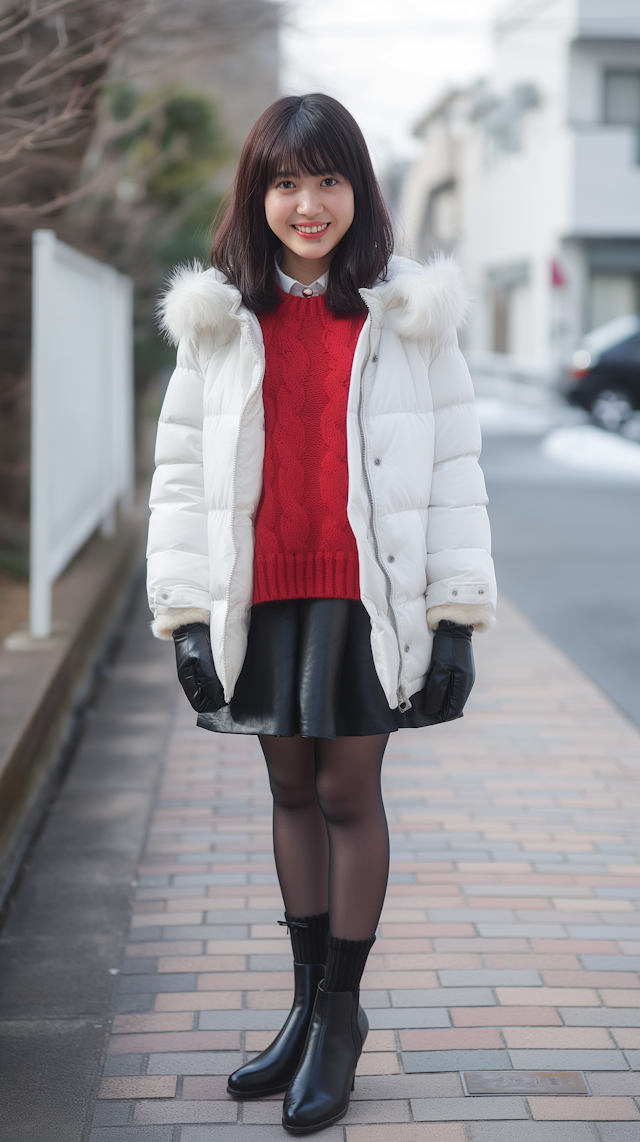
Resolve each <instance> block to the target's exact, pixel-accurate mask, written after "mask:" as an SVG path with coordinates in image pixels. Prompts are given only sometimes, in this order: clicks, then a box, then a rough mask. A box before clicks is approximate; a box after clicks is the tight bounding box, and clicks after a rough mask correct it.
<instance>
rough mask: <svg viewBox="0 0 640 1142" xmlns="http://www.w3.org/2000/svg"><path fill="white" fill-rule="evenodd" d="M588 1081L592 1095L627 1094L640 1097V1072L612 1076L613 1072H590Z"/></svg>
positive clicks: (627, 1072) (618, 1073)
mask: <svg viewBox="0 0 640 1142" xmlns="http://www.w3.org/2000/svg"><path fill="white" fill-rule="evenodd" d="M587 1081H588V1083H589V1087H590V1089H591V1093H592V1094H601V1095H613V1094H618V1095H620V1094H622V1095H625V1094H626V1095H631V1096H632V1097H636V1098H637V1097H638V1096H640V1072H638V1071H633V1072H632V1071H618V1072H617V1073H615V1074H612V1073H611V1071H605V1072H604V1073H602V1072H600V1071H597V1072H589V1073H588V1074H587Z"/></svg>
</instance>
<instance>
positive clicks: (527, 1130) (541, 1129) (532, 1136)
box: [469, 1122, 620, 1142]
mask: <svg viewBox="0 0 640 1142" xmlns="http://www.w3.org/2000/svg"><path fill="white" fill-rule="evenodd" d="M469 1139H470V1142H594V1134H593V1131H592V1129H591V1127H590V1126H589V1125H588V1123H586V1122H519V1123H518V1126H517V1128H516V1129H515V1130H514V1127H513V1126H511V1125H509V1124H508V1123H501V1122H478V1123H474V1124H473V1125H472V1126H470V1127H469ZM611 1142H620V1140H619V1139H618V1138H615V1139H613V1138H612V1139H611Z"/></svg>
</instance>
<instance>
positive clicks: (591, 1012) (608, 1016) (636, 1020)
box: [558, 1007, 640, 1027]
mask: <svg viewBox="0 0 640 1142" xmlns="http://www.w3.org/2000/svg"><path fill="white" fill-rule="evenodd" d="M558 1010H559V1012H560V1015H561V1016H562V1019H563V1020H564V1022H565V1023H566V1024H567V1025H568V1026H569V1027H640V1010H637V1009H635V1010H631V1011H625V1010H624V1008H613V1007H599V1008H594V1007H560V1008H559V1009H558Z"/></svg>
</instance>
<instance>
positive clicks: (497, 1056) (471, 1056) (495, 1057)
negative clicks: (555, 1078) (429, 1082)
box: [402, 1051, 623, 1074]
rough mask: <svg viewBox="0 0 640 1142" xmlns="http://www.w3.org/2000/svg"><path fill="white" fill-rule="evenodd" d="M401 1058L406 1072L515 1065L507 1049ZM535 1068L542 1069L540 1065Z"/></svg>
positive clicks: (494, 1068)
mask: <svg viewBox="0 0 640 1142" xmlns="http://www.w3.org/2000/svg"><path fill="white" fill-rule="evenodd" d="M601 1053H602V1054H604V1052H601ZM612 1053H613V1054H615V1053H616V1052H612ZM511 1054H513V1052H511ZM607 1054H609V1052H607ZM402 1060H403V1064H404V1069H405V1071H406V1072H407V1074H415V1073H416V1072H418V1071H426V1072H429V1071H508V1070H511V1067H512V1065H515V1064H512V1063H511V1060H510V1058H509V1053H508V1052H507V1051H403V1053H402ZM597 1065H598V1066H599V1065H600V1064H599V1063H598V1064H597ZM537 1069H538V1070H542V1068H541V1067H538V1068H537ZM554 1069H558V1068H554ZM618 1069H619V1070H622V1069H623V1068H622V1067H619V1068H618Z"/></svg>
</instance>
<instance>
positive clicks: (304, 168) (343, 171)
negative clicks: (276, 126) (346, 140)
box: [264, 107, 360, 189]
mask: <svg viewBox="0 0 640 1142" xmlns="http://www.w3.org/2000/svg"><path fill="white" fill-rule="evenodd" d="M265 160H266V161H265V172H264V177H265V189H266V188H267V187H268V186H271V184H272V183H274V182H276V180H277V179H278V178H285V177H286V176H287V175H292V176H293V177H294V178H301V177H302V176H303V175H318V176H319V175H323V174H340V175H342V177H343V178H346V179H348V180H349V182H350V183H351V184H352V185H353V184H354V181H355V182H360V179H359V178H358V173H357V167H356V164H355V162H354V160H353V158H351V160H350V159H349V155H348V152H347V153H345V149H344V147H341V146H340V140H339V138H337V137H336V136H335V135H334V136H333V137H331V136H328V132H327V129H326V123H324V124H323V123H322V122H321V121H319V118H318V117H317V116H314V115H312V114H310V113H309V111H308V110H307V109H306V108H305V107H299V108H298V109H297V110H296V111H295V113H294V114H293V115H292V116H291V118H290V119H289V121H288V123H286V125H285V126H284V127H283V129H282V130H281V131H280V132H279V133H278V135H277V137H276V138H275V139H274V140H273V144H272V146H271V148H270V149H269V152H268V154H267V155H265Z"/></svg>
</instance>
